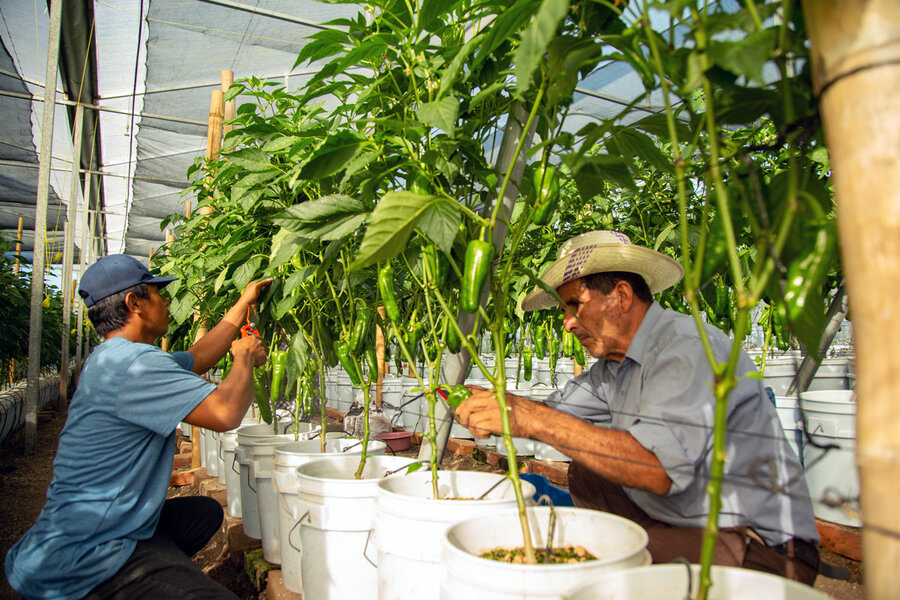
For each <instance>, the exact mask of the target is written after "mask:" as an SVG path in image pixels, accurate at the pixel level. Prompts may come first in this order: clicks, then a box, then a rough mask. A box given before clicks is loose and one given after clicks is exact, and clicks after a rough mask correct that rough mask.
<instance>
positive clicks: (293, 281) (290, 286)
mask: <svg viewBox="0 0 900 600" xmlns="http://www.w3.org/2000/svg"><path fill="white" fill-rule="evenodd" d="M318 268H319V267H318V265H308V266H306V267H301V268H299V269H297V270H296V271H294V272H293V273H291V275H290V277H288V278H287V280H286V281H285V282H284V287H283V288H282V290H281V293H282V294H283V295H284V296H290V295H291V292H293V291H294V290H295V289H297V286H298V285H300V284H301V283H303V282H304V281H306V280H307V279H308V278H309V277H312V276H313V275H314V274H315V272H316V269H318Z"/></svg>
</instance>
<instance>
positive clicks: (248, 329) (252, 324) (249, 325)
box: [241, 306, 260, 338]
mask: <svg viewBox="0 0 900 600" xmlns="http://www.w3.org/2000/svg"><path fill="white" fill-rule="evenodd" d="M251 314H252V315H253V317H252V318H251V316H250V315H251ZM248 335H255V336H256V337H260V336H259V329H257V328H256V311H255V310H254V309H253V307H252V306H248V307H247V318H246V325H244V326H243V327H241V337H242V338H245V337H247V336H248Z"/></svg>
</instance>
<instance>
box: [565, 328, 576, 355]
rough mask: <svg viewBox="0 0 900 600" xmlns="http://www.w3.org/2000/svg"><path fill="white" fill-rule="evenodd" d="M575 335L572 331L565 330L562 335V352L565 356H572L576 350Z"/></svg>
mask: <svg viewBox="0 0 900 600" xmlns="http://www.w3.org/2000/svg"><path fill="white" fill-rule="evenodd" d="M574 344H575V335H574V334H573V333H572V332H570V331H564V332H563V336H562V353H563V356H572V355H573V354H572V353H573V352H574V351H575V347H574Z"/></svg>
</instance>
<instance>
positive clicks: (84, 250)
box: [75, 174, 94, 371]
mask: <svg viewBox="0 0 900 600" xmlns="http://www.w3.org/2000/svg"><path fill="white" fill-rule="evenodd" d="M93 179H94V176H93V175H90V174H88V175H86V176H85V178H84V194H83V195H82V197H83V198H84V211H83V214H82V217H81V218H82V223H81V249H80V251H79V256H78V276H79V278H80V277H81V276H82V275H84V269H85V265H86V264H87V260H88V235H89V228H90V209H91V183H92V180H93ZM86 312H87V307H86V306H85V305H84V302H79V303H78V333H77V341H76V345H75V368H76V369H78V370H79V371H80V370H81V361H82V359H83V354H82V342H83V339H84V315H85V313H86Z"/></svg>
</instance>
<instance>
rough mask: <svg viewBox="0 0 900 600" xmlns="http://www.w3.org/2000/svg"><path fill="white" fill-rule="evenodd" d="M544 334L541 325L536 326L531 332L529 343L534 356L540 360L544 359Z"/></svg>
mask: <svg viewBox="0 0 900 600" xmlns="http://www.w3.org/2000/svg"><path fill="white" fill-rule="evenodd" d="M545 337H546V334H545V333H544V328H543V327H542V326H541V325H536V326H534V328H533V329H532V330H531V342H532V343H533V344H534V354H535V356H537V357H538V358H540V359H543V358H544V339H545Z"/></svg>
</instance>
